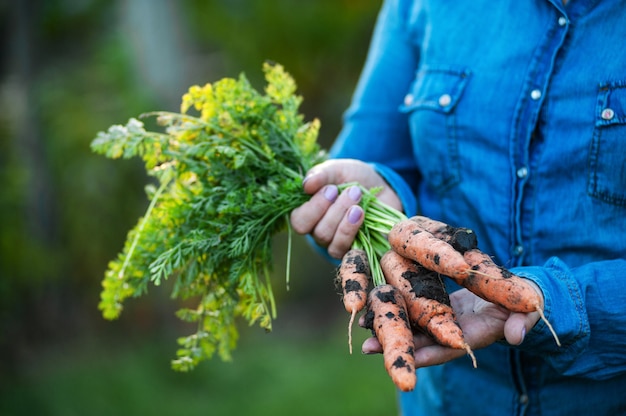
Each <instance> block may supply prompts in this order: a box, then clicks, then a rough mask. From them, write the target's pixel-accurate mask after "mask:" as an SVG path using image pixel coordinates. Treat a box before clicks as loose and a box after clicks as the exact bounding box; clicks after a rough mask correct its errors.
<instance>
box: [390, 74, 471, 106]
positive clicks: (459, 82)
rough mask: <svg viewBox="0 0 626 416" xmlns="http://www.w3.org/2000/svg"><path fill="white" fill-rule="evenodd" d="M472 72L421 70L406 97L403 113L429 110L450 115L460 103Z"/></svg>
mask: <svg viewBox="0 0 626 416" xmlns="http://www.w3.org/2000/svg"><path fill="white" fill-rule="evenodd" d="M469 76H470V71H469V70H468V69H465V68H455V67H450V66H437V67H435V66H429V67H424V68H421V69H420V70H419V71H418V72H417V75H416V77H415V81H414V82H413V84H412V85H411V89H410V91H409V93H408V94H407V95H406V96H405V97H404V105H402V106H401V107H400V111H402V112H410V111H413V110H417V109H429V110H435V111H439V112H443V113H449V112H450V111H452V110H453V109H454V107H455V106H456V104H457V103H458V101H459V99H460V98H461V95H462V94H463V90H464V89H465V86H466V85H467V81H468V80H469Z"/></svg>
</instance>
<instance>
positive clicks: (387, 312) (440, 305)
mask: <svg viewBox="0 0 626 416" xmlns="http://www.w3.org/2000/svg"><path fill="white" fill-rule="evenodd" d="M387 241H388V246H389V250H387V251H386V252H385V253H383V254H382V255H381V256H380V258H379V259H377V258H376V257H372V256H371V253H369V254H368V253H367V252H366V251H365V250H363V249H362V248H360V247H359V242H358V238H357V242H356V243H355V244H354V245H353V248H352V249H351V250H350V251H348V252H347V253H346V254H345V256H344V257H343V259H342V263H341V266H340V267H339V269H338V272H337V284H338V285H340V286H341V290H342V295H343V303H344V306H345V309H346V311H348V312H349V313H350V314H351V318H350V323H349V334H350V332H351V328H352V323H353V321H354V317H355V315H356V314H357V313H358V312H360V311H361V310H364V309H365V310H366V313H365V327H366V328H369V329H371V330H372V332H373V333H374V335H375V336H376V337H377V339H378V340H379V342H380V344H381V345H382V347H383V361H384V365H385V368H386V370H387V372H388V373H389V375H390V377H391V379H392V380H393V382H394V383H395V385H396V386H397V387H398V388H399V389H400V390H402V391H410V390H413V388H414V387H415V384H416V381H417V379H416V374H415V363H414V358H413V353H414V344H413V330H417V331H421V332H423V333H426V334H428V335H430V336H431V337H432V339H434V340H435V341H436V342H437V343H439V344H441V345H443V346H446V347H450V348H455V349H462V350H465V351H467V354H468V355H469V356H470V358H471V359H472V363H473V365H474V367H476V359H475V357H474V354H473V352H472V349H471V348H470V346H469V345H468V344H467V343H466V342H465V339H464V336H463V331H462V329H461V327H460V326H459V324H458V322H457V319H456V317H455V313H454V310H453V309H452V306H451V304H450V298H449V296H448V293H447V292H446V289H445V285H444V282H443V280H442V276H447V277H448V278H451V279H453V280H454V281H455V282H456V283H458V284H459V285H461V286H463V287H465V288H467V289H468V290H470V291H471V292H473V293H474V294H476V295H477V296H479V297H481V298H483V299H485V300H487V301H489V302H492V303H494V304H496V305H499V306H501V307H503V308H505V309H507V310H509V311H511V312H522V313H528V312H534V311H537V312H539V314H540V316H541V318H542V319H543V320H544V321H545V322H546V324H547V325H548V327H549V328H550V330H551V331H552V334H553V336H554V338H555V340H556V342H557V344H558V345H560V343H559V340H558V337H557V336H556V333H555V332H554V330H553V329H552V327H551V326H550V324H549V322H548V321H547V319H546V318H545V316H544V314H543V308H542V302H541V298H540V297H539V295H538V294H537V292H536V291H535V290H534V289H533V288H532V287H531V286H530V285H529V284H528V283H527V281H525V280H524V279H523V278H521V277H519V276H516V275H514V274H512V273H511V272H510V271H508V270H507V269H505V268H502V267H500V266H497V265H496V264H495V263H494V262H493V261H492V259H491V258H490V257H489V256H488V255H486V254H485V253H483V252H481V251H480V250H479V249H478V244H477V239H476V235H475V234H474V232H473V231H472V230H470V229H467V228H460V227H452V226H449V225H447V224H444V223H442V222H439V221H435V220H432V219H430V218H426V217H421V216H416V217H412V218H407V219H403V220H400V221H398V222H396V223H395V224H393V225H392V226H391V228H390V229H389V231H388V234H387ZM372 259H374V260H375V261H376V260H378V262H379V264H378V265H376V267H378V266H379V267H380V270H381V271H382V274H383V276H384V281H374V282H373V287H371V286H372V284H371V283H372V281H373V280H376V279H373V278H372V275H373V273H372V272H371V268H370V264H369V262H370V261H371V260H372ZM370 287H371V289H370ZM349 344H350V351H351V350H352V347H351V335H349Z"/></svg>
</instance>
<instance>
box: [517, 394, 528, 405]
mask: <svg viewBox="0 0 626 416" xmlns="http://www.w3.org/2000/svg"><path fill="white" fill-rule="evenodd" d="M529 400H530V398H529V397H528V395H527V394H522V395H521V396H519V402H520V404H526V403H528V401H529Z"/></svg>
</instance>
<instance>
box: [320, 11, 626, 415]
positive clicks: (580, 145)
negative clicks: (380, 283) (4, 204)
mask: <svg viewBox="0 0 626 416" xmlns="http://www.w3.org/2000/svg"><path fill="white" fill-rule="evenodd" d="M331 155H332V156H333V157H337V158H357V159H361V160H365V161H367V162H370V163H372V164H374V165H375V166H376V167H377V169H378V171H379V173H381V174H382V175H383V176H384V177H385V179H386V180H387V181H388V182H389V184H390V185H391V186H392V187H393V188H394V189H395V190H396V191H397V192H398V194H399V196H400V197H401V199H402V201H403V204H404V209H405V211H406V213H407V215H409V216H410V215H414V214H416V213H419V214H421V215H426V216H429V217H432V218H435V219H438V220H442V221H445V222H447V223H449V224H451V225H457V226H465V227H469V228H472V229H474V230H475V232H476V233H477V235H478V239H479V247H480V248H481V249H482V250H483V251H485V252H486V253H488V254H490V255H492V256H494V259H495V261H496V263H498V264H500V265H503V266H506V267H508V268H510V269H511V270H512V271H513V272H515V273H517V274H519V275H522V276H524V277H527V278H528V279H531V280H533V281H534V282H535V283H536V284H537V285H539V287H540V288H541V289H542V291H543V294H544V297H545V313H546V316H547V318H548V320H549V321H550V322H551V323H552V325H553V326H554V328H555V330H556V331H557V333H558V335H559V338H560V340H561V343H562V346H561V347H558V346H557V345H556V343H555V341H554V340H553V338H552V336H551V335H550V333H549V331H548V330H547V328H546V326H545V325H544V324H543V323H542V322H541V321H540V322H539V323H537V325H535V327H534V328H533V329H532V330H531V331H530V332H529V333H528V334H527V335H526V338H525V340H524V342H523V343H522V345H520V346H518V347H512V346H509V345H505V343H501V344H496V345H492V346H490V347H488V348H485V349H483V350H479V351H476V358H477V360H478V368H477V369H473V368H472V365H471V363H470V361H469V360H468V359H463V358H461V359H458V360H455V361H453V362H450V363H447V364H445V365H441V366H435V367H430V368H422V369H419V370H418V382H417V387H416V389H415V391H413V392H410V393H403V394H400V395H399V397H400V403H401V407H402V411H403V414H405V415H460V414H464V415H465V414H466V415H491V414H493V415H499V416H501V415H522V414H523V415H542V416H548V415H587V414H597V415H617V414H626V234H624V232H625V231H626V2H625V1H623V0H570V2H569V3H568V4H567V5H566V6H564V5H563V4H562V2H561V1H560V0H552V1H550V0H523V1H520V0H498V1H493V0H491V1H485V0H471V1H470V0H456V1H451V0H415V1H410V0H388V1H385V2H384V4H383V7H382V9H381V12H380V15H379V18H378V21H377V25H376V27H375V30H374V35H373V39H372V43H371V46H370V51H369V54H368V58H367V61H366V63H365V67H364V69H363V72H362V75H361V78H360V80H359V84H358V86H357V89H356V91H355V94H354V97H353V100H352V103H351V105H350V108H349V109H348V111H347V112H346V114H345V123H344V128H343V130H342V132H341V134H340V135H339V137H338V139H337V141H336V143H335V145H334V146H333V148H332V150H331ZM450 289H451V290H454V285H453V284H451V283H450Z"/></svg>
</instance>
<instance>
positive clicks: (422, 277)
mask: <svg viewBox="0 0 626 416" xmlns="http://www.w3.org/2000/svg"><path fill="white" fill-rule="evenodd" d="M402 277H403V278H405V279H406V280H408V281H409V283H410V284H411V291H412V292H413V293H415V295H416V296H418V297H423V298H428V299H433V300H436V301H437V302H439V303H443V304H446V305H449V304H450V297H449V296H448V294H447V292H445V291H444V290H441V285H440V284H439V276H438V275H437V273H436V272H429V273H427V274H423V273H422V274H420V273H418V272H416V271H413V270H407V271H405V272H404V273H402Z"/></svg>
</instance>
